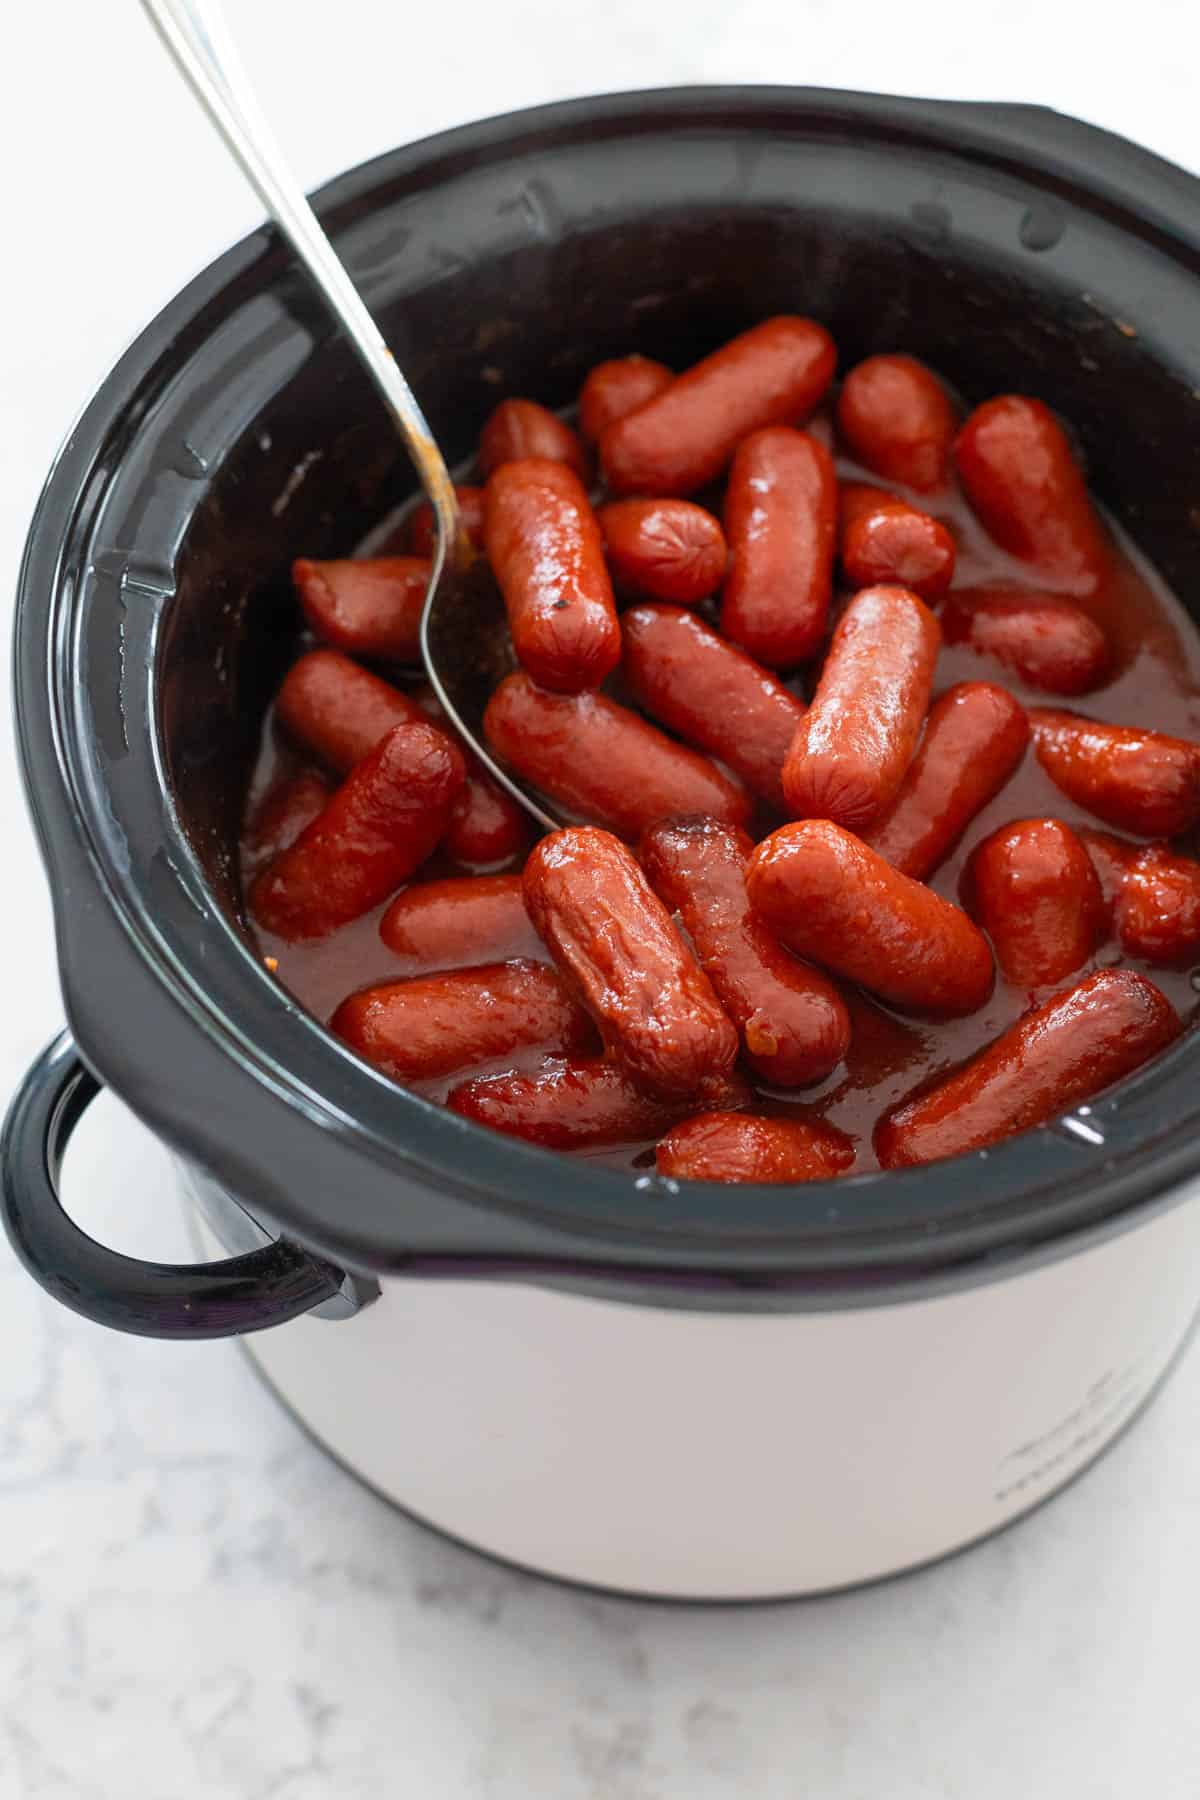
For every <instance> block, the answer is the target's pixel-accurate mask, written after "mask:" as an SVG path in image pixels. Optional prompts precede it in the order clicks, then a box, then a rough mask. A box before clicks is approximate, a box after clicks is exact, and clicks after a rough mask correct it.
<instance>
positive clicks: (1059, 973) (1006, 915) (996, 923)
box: [962, 819, 1104, 988]
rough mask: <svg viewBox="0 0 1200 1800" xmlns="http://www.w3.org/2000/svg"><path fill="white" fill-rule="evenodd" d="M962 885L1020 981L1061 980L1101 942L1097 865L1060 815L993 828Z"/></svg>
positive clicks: (1032, 984)
mask: <svg viewBox="0 0 1200 1800" xmlns="http://www.w3.org/2000/svg"><path fill="white" fill-rule="evenodd" d="M962 890H963V899H964V903H965V905H966V907H967V910H968V912H969V913H970V914H971V916H972V917H973V918H974V919H975V921H976V923H977V924H979V925H981V926H982V927H983V929H984V930H985V931H986V932H987V934H988V936H989V937H990V938H991V940H992V949H993V950H994V951H995V953H996V961H997V962H998V963H999V965H1000V967H1001V969H1002V970H1003V972H1004V974H1005V976H1006V977H1007V979H1008V980H1009V981H1011V982H1013V983H1015V984H1016V985H1017V986H1018V987H1026V988H1036V987H1050V986H1056V985H1057V984H1058V983H1059V982H1062V981H1065V980H1066V979H1067V977H1068V976H1069V975H1074V974H1075V973H1076V971H1077V970H1079V969H1081V968H1082V967H1083V965H1084V963H1086V962H1087V960H1088V958H1089V957H1090V956H1091V954H1092V952H1093V950H1094V949H1095V948H1096V945H1097V943H1098V942H1099V941H1100V936H1101V933H1102V931H1103V928H1104V902H1103V898H1102V896H1101V892H1100V883H1099V881H1098V880H1097V879H1096V871H1095V870H1094V869H1093V867H1092V864H1091V861H1090V860H1089V858H1088V853H1087V851H1086V850H1085V849H1084V847H1083V845H1082V844H1081V843H1080V841H1079V839H1078V838H1077V837H1076V835H1075V833H1074V832H1073V831H1072V830H1071V829H1070V827H1069V826H1067V825H1064V824H1063V823H1062V822H1061V820H1059V819H1018V820H1015V821H1014V822H1013V823H1012V824H1011V825H1003V826H1001V828H1000V829H999V830H998V831H993V832H992V833H991V835H990V836H989V837H986V838H984V840H983V842H982V843H981V844H977V845H976V847H975V849H974V850H973V851H972V853H971V858H970V861H969V862H968V864H967V866H966V869H965V870H964V872H963V882H962Z"/></svg>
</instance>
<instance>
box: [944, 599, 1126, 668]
mask: <svg viewBox="0 0 1200 1800" xmlns="http://www.w3.org/2000/svg"><path fill="white" fill-rule="evenodd" d="M939 618H940V620H941V626H942V635H943V637H944V638H945V641H946V643H947V644H962V645H965V646H966V647H967V648H968V649H971V650H975V651H977V652H978V653H979V655H981V656H990V657H992V658H993V659H994V660H995V661H996V662H998V663H1000V664H1002V665H1003V667H1004V668H1006V669H1011V670H1012V672H1013V674H1014V675H1016V676H1018V677H1019V679H1020V680H1021V681H1023V682H1025V684H1026V685H1027V686H1028V687H1033V688H1040V689H1041V690H1042V691H1043V692H1044V693H1047V694H1086V693H1088V692H1089V691H1090V690H1091V689H1092V688H1095V687H1099V685H1100V683H1101V682H1102V681H1103V680H1104V678H1105V676H1106V675H1107V674H1108V671H1109V666H1110V662H1111V656H1110V652H1109V646H1108V639H1107V638H1106V637H1105V635H1104V632H1103V631H1102V630H1101V628H1100V626H1099V625H1097V624H1096V621H1095V620H1094V619H1092V618H1090V617H1089V616H1088V614H1087V613H1085V612H1084V610H1083V608H1082V607H1080V606H1076V605H1074V604H1073V602H1072V601H1070V600H1063V599H1061V598H1060V597H1059V596H1058V595H1056V594H1045V593H1042V592H1041V591H1040V590H1039V589H1036V588H990V587H978V588H959V589H958V590H957V591H956V592H955V593H953V594H950V595H949V596H948V597H947V600H946V604H945V605H944V606H943V608H942V610H941V613H940V614H939Z"/></svg>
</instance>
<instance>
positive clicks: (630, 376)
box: [579, 355, 675, 444]
mask: <svg viewBox="0 0 1200 1800" xmlns="http://www.w3.org/2000/svg"><path fill="white" fill-rule="evenodd" d="M674 379H675V377H674V375H673V374H672V373H671V370H670V369H668V367H667V365H666V364H665V363H660V362H655V361H654V359H653V357H650V356H636V355H635V356H617V357H614V358H613V359H612V361H611V362H602V363H597V364H596V367H595V368H594V369H593V370H592V371H591V373H590V374H589V375H588V378H587V380H586V381H585V382H584V384H583V386H582V387H581V388H580V390H579V429H580V431H581V432H582V433H583V435H584V437H585V438H587V440H588V442H589V443H592V444H595V443H598V442H599V439H600V436H601V433H602V432H603V431H605V430H606V429H607V427H608V426H609V425H612V424H613V423H614V422H615V421H616V420H617V419H623V418H624V417H625V416H626V414H627V413H631V412H636V411H637V410H638V407H639V406H645V404H646V402H647V401H648V400H653V399H654V397H655V395H656V394H661V393H662V391H663V389H664V388H669V387H670V385H671V383H672V382H673V381H674Z"/></svg>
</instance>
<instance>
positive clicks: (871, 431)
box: [837, 356, 958, 494]
mask: <svg viewBox="0 0 1200 1800" xmlns="http://www.w3.org/2000/svg"><path fill="white" fill-rule="evenodd" d="M837 426H838V431H839V432H840V434H841V437H842V440H843V442H844V443H845V445H846V447H847V449H848V450H849V451H850V452H851V454H852V455H853V456H854V457H855V459H856V461H858V462H860V463H862V464H863V466H864V467H865V468H868V469H870V470H871V472H872V474H874V475H881V476H882V477H883V479H884V480H885V481H896V482H899V483H900V485H901V486H902V487H908V488H914V489H915V490H916V492H917V493H919V494H929V493H932V492H933V491H934V490H935V489H936V488H942V487H945V485H946V483H947V480H948V479H949V473H950V447H951V445H952V444H953V442H954V433H955V431H956V430H957V428H958V420H957V418H956V416H955V411H954V407H953V406H952V404H951V402H950V397H949V395H948V394H947V393H946V390H945V388H944V387H943V386H942V384H941V382H940V381H939V380H938V378H937V376H936V375H935V374H934V373H933V371H932V370H931V369H927V368H926V367H925V364H924V363H920V362H918V361H917V359H916V357H914V356H869V357H868V358H867V360H866V361H865V362H861V363H859V364H858V365H857V366H856V367H855V368H853V369H851V371H850V373H849V374H848V375H847V377H846V379H845V380H844V381H843V383H842V391H841V393H840V394H839V395H838V403H837Z"/></svg>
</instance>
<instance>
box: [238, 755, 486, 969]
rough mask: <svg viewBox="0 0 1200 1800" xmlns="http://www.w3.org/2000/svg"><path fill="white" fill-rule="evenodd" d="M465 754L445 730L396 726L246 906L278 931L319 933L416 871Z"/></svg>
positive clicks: (444, 815) (434, 838)
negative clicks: (456, 746)
mask: <svg viewBox="0 0 1200 1800" xmlns="http://www.w3.org/2000/svg"><path fill="white" fill-rule="evenodd" d="M462 783H463V761H462V757H461V756H460V755H459V753H458V751H457V749H456V748H455V746H454V745H453V744H452V743H451V742H450V740H449V739H448V738H447V736H446V734H445V732H443V731H439V730H438V729H437V727H436V726H435V725H429V724H426V723H424V722H422V723H420V724H412V725H397V726H394V727H393V729H392V730H391V731H389V732H388V734H387V736H386V737H384V738H382V739H381V740H380V741H379V743H378V744H376V746H375V748H374V749H373V750H371V751H370V752H369V753H368V754H367V755H366V756H365V757H363V759H362V761H361V762H359V763H356V765H355V767H354V768H353V769H352V770H351V772H350V774H349V775H348V776H347V777H346V779H345V781H344V782H343V783H342V785H341V787H340V788H338V790H337V792H336V793H335V794H334V795H333V798H332V799H331V800H330V801H329V802H328V803H327V804H326V806H325V807H324V808H323V809H322V811H321V812H319V813H318V814H317V817H316V818H315V819H314V820H313V822H312V824H311V825H309V826H308V827H307V828H306V829H305V830H304V831H302V832H301V834H300V836H299V837H298V838H297V839H296V841H295V843H294V844H292V845H291V846H290V847H289V848H288V849H287V850H284V851H283V852H282V854H281V855H279V856H277V857H276V858H275V860H274V862H272V863H271V864H270V866H269V867H268V868H266V869H264V871H263V873H262V874H261V875H260V876H259V877H258V879H257V880H256V881H255V883H254V886H253V888H252V889H251V892H250V910H251V912H252V913H253V914H254V916H255V918H256V919H257V920H258V922H259V924H260V925H263V926H265V927H266V929H267V930H268V931H273V932H274V933H275V935H276V936H277V937H281V938H286V939H293V940H294V939H302V938H315V937H324V936H325V935H326V934H327V933H329V932H331V931H336V929H337V928H338V926H339V925H345V924H348V923H349V921H350V920H351V919H357V918H358V917H359V916H360V914H362V913H365V912H369V911H370V909H371V908H372V907H373V906H377V905H378V904H379V902H380V901H381V900H384V899H386V898H387V896H388V895H389V894H390V893H391V892H392V890H393V889H394V888H397V887H399V885H400V883H401V882H402V881H406V880H407V879H408V877H409V876H410V875H411V874H412V872H413V870H414V869H418V868H420V866H421V864H422V863H423V862H424V861H425V859H426V857H427V856H428V855H429V854H430V852H431V851H432V850H433V849H434V848H435V847H436V845H437V843H438V841H439V839H440V838H441V836H442V833H443V832H444V831H445V829H446V821H447V819H448V818H449V816H450V806H451V802H452V801H453V799H454V796H455V794H456V793H457V792H458V790H459V788H460V787H461V786H462Z"/></svg>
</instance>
